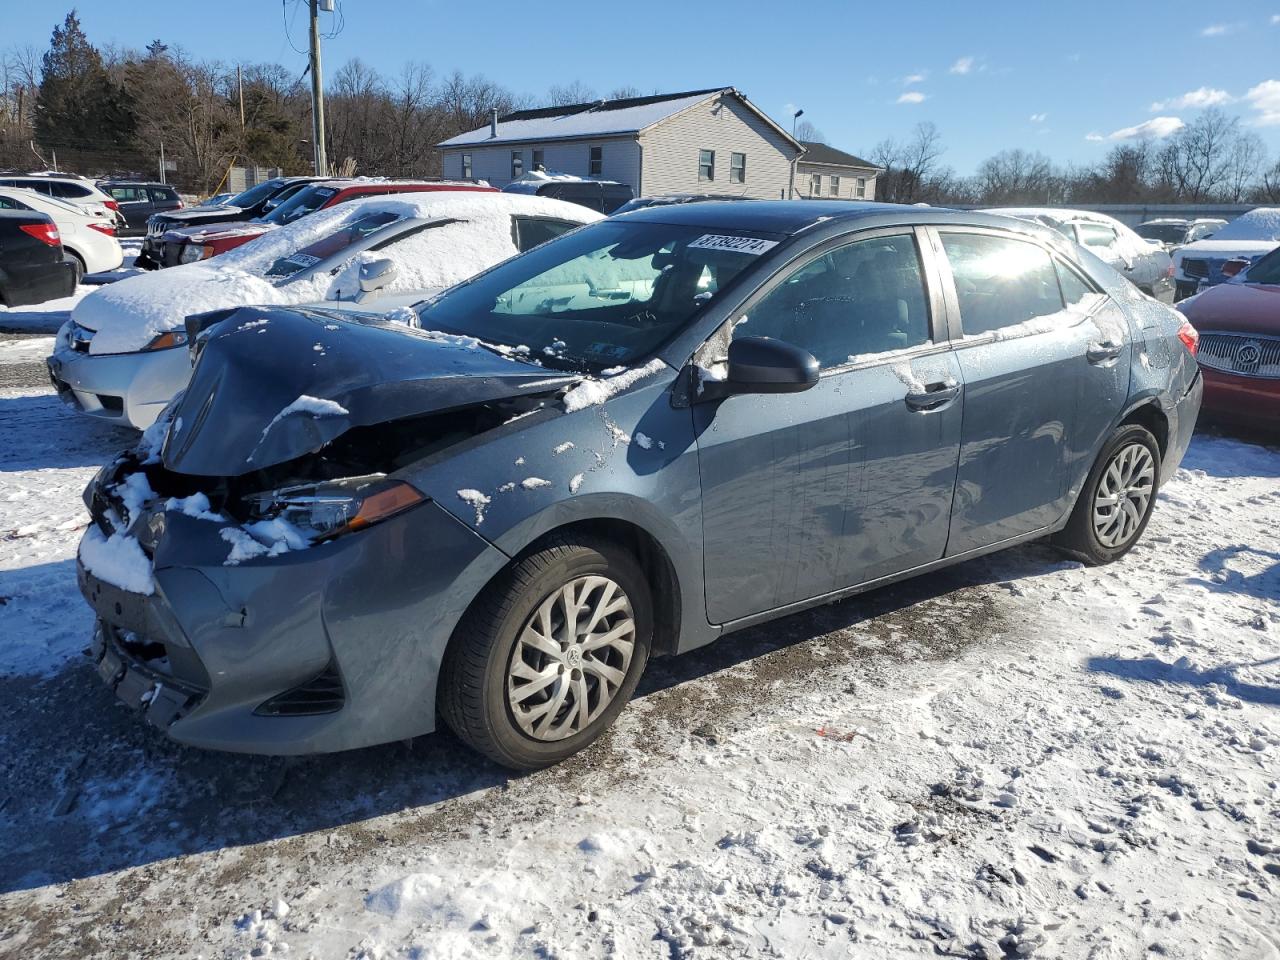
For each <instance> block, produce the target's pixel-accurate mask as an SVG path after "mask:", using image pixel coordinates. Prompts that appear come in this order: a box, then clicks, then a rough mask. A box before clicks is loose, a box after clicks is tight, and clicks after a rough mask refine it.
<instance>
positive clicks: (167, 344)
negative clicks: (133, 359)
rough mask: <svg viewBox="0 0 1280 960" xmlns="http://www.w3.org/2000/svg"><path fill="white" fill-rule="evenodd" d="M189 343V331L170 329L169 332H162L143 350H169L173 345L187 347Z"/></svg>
mask: <svg viewBox="0 0 1280 960" xmlns="http://www.w3.org/2000/svg"><path fill="white" fill-rule="evenodd" d="M186 345H187V331H185V330H170V331H169V332H168V333H162V334H160V335H159V336H157V337H156V338H155V339H154V340H152V341H151V342H150V343H148V344H147V345H146V346H145V347H143V348H142V349H143V350H169V349H171V348H172V347H185V346H186Z"/></svg>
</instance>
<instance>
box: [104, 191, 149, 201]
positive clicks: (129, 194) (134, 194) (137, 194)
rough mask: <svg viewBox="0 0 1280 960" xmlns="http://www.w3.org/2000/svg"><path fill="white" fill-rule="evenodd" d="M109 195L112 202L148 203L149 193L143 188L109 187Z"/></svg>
mask: <svg viewBox="0 0 1280 960" xmlns="http://www.w3.org/2000/svg"><path fill="white" fill-rule="evenodd" d="M107 193H108V194H110V196H111V199H112V200H118V201H119V202H120V203H146V202H147V191H146V189H145V188H143V187H108V188H107Z"/></svg>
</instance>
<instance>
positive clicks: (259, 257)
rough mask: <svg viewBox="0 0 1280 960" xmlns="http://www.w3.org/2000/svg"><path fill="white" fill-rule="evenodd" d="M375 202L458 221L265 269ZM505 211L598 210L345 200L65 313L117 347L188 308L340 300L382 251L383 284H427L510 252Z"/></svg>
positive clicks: (583, 214) (502, 202)
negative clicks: (388, 264) (340, 264)
mask: <svg viewBox="0 0 1280 960" xmlns="http://www.w3.org/2000/svg"><path fill="white" fill-rule="evenodd" d="M379 212H385V213H391V214H394V215H397V216H399V217H402V218H410V217H412V218H420V219H426V220H441V219H459V220H463V221H466V222H465V223H457V224H448V225H444V226H440V227H431V228H428V229H426V230H423V231H421V232H419V233H417V234H414V235H412V236H410V237H406V238H405V239H404V240H402V241H400V242H398V243H393V244H391V245H390V246H388V247H385V248H383V249H382V250H378V251H368V252H365V253H363V254H359V255H353V256H352V259H351V261H350V262H348V264H347V265H346V266H345V267H344V268H343V269H341V270H340V271H338V273H337V274H336V275H330V274H329V273H327V272H325V273H322V274H320V275H318V276H311V277H306V278H300V279H297V280H292V281H288V280H282V279H281V278H267V277H266V276H265V274H266V272H267V270H269V269H270V268H271V265H272V264H274V263H275V261H276V260H278V259H281V258H284V257H287V256H289V255H290V254H293V253H296V252H298V251H299V250H301V249H302V248H304V247H306V246H308V245H310V244H312V243H314V242H316V241H317V240H320V239H322V238H323V237H326V236H329V235H330V234H333V233H335V232H337V231H338V230H341V229H343V228H344V227H345V226H346V225H347V224H349V223H351V222H353V221H354V220H357V219H359V218H361V217H364V216H367V215H369V214H372V213H379ZM515 215H527V216H545V217H555V218H556V219H561V220H570V221H573V222H575V223H590V222H592V221H594V220H599V219H602V218H601V215H600V214H598V213H596V212H595V211H592V210H588V209H587V208H586V207H583V206H581V205H580V204H574V203H567V202H565V201H561V200H551V199H548V198H546V197H528V196H520V195H515V194H500V193H475V192H456V193H452V192H449V191H438V192H434V193H422V194H403V193H402V194H395V195H391V196H383V197H371V198H369V199H367V200H353V201H351V202H350V203H344V204H340V205H338V206H336V207H331V208H329V209H327V210H320V211H317V212H316V213H313V214H310V215H308V216H306V217H302V218H301V219H299V220H297V221H296V222H294V223H291V224H289V225H287V226H284V227H280V228H279V229H277V230H272V231H270V232H268V233H265V234H263V235H262V236H260V237H255V238H254V239H253V240H251V241H249V242H248V243H245V244H243V245H241V246H239V247H236V248H235V249H234V250H230V251H228V252H227V253H225V254H222V255H221V256H218V257H214V258H213V259H211V260H204V261H200V262H198V263H191V264H186V265H183V266H179V267H170V268H168V269H165V270H157V271H155V272H153V273H146V274H140V275H138V276H134V277H129V278H127V279H125V280H121V281H120V282H119V283H113V284H109V285H107V286H104V287H101V288H99V289H98V290H96V291H95V292H94V293H92V294H90V295H89V296H87V297H85V298H84V299H83V300H82V301H81V302H79V303H78V304H76V306H75V309H74V311H73V313H72V316H73V318H74V319H75V320H76V322H77V323H79V324H81V325H82V326H84V327H87V328H88V329H90V330H96V331H97V334H96V335H95V336H94V338H93V340H92V341H90V348H89V349H90V352H91V353H94V354H106V353H127V352H131V351H134V350H140V349H142V348H143V347H145V346H146V345H147V344H148V343H150V342H151V340H153V339H154V338H155V337H156V336H157V335H159V334H161V333H165V332H167V331H170V330H178V329H181V328H182V326H183V322H184V319H185V318H186V317H187V316H189V315H191V314H195V313H203V312H205V311H209V310H218V309H222V308H227V307H236V306H247V305H250V304H261V305H289V304H304V303H317V302H321V301H324V300H333V299H347V300H349V299H351V298H352V297H354V296H355V294H356V293H357V292H358V290H359V269H360V264H361V263H363V262H367V261H369V260H375V259H388V258H389V259H391V260H393V261H395V263H396V275H395V277H394V278H393V280H392V281H391V283H390V284H388V285H387V286H386V287H384V288H383V291H382V292H383V293H384V294H387V295H391V294H395V293H406V292H409V291H419V290H421V291H430V290H437V289H439V288H443V287H449V286H452V285H453V284H455V283H458V282H460V281H462V280H465V279H467V278H469V277H471V276H473V275H475V274H476V273H479V272H480V271H481V270H484V269H486V268H488V267H490V266H493V265H494V264H496V263H498V262H499V261H501V260H505V259H506V258H507V257H510V256H513V255H514V254H515V253H516V252H517V250H516V247H515V243H514V241H513V239H512V235H511V217H512V216H515ZM369 309H371V310H376V309H377V298H374V299H372V300H370V301H369Z"/></svg>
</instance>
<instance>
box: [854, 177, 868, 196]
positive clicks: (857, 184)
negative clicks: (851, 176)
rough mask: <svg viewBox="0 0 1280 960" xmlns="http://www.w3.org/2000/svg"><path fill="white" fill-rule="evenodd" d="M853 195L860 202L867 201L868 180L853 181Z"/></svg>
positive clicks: (864, 178)
mask: <svg viewBox="0 0 1280 960" xmlns="http://www.w3.org/2000/svg"><path fill="white" fill-rule="evenodd" d="M853 195H854V196H855V197H857V198H858V199H859V200H865V199H866V197H867V178H866V177H857V178H856V179H855V180H854V181H853Z"/></svg>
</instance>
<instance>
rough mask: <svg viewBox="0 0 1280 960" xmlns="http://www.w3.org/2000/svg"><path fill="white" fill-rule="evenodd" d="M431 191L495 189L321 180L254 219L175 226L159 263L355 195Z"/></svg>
mask: <svg viewBox="0 0 1280 960" xmlns="http://www.w3.org/2000/svg"><path fill="white" fill-rule="evenodd" d="M435 190H471V191H478V192H483V193H496V192H497V191H496V190H495V189H494V188H493V187H490V186H488V185H481V184H477V183H467V182H462V181H451V180H382V179H360V180H321V181H319V182H317V183H313V184H310V185H309V186H306V187H304V188H303V189H301V190H299V191H298V192H297V193H295V194H294V195H293V196H291V197H290V198H289V199H288V200H286V201H285V202H284V203H282V204H280V206H278V207H276V208H275V209H274V210H272V211H271V212H270V213H267V214H264V215H263V216H261V217H259V218H258V219H256V220H238V221H232V222H230V223H210V224H207V225H205V226H192V227H179V228H177V229H175V230H169V231H168V232H166V233H165V235H164V238H163V241H162V243H163V255H162V259H161V264H162V266H166V267H174V266H177V265H178V264H180V263H194V262H196V261H197V260H208V259H209V258H210V257H216V256H217V255H218V254H220V253H226V252H227V251H228V250H231V249H233V248H235V247H238V246H240V244H242V243H248V242H249V241H250V240H252V239H253V238H254V237H258V236H261V235H262V234H264V233H266V232H267V231H268V230H273V229H275V228H276V227H282V226H284V225H285V224H286V223H293V221H295V220H298V219H300V218H301V217H305V216H306V215H307V214H308V213H314V212H315V211H316V210H324V209H326V208H327V207H334V206H337V205H338V204H340V203H346V202H347V201H348V200H355V199H358V198H360V197H373V196H380V195H382V194H388V193H430V192H432V191H435Z"/></svg>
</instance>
